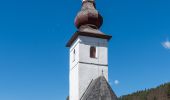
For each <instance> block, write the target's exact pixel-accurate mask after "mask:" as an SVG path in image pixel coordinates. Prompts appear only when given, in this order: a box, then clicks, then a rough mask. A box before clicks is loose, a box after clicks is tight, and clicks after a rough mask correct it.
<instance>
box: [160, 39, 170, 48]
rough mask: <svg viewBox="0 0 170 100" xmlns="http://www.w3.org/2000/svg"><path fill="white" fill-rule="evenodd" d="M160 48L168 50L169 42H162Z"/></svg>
mask: <svg viewBox="0 0 170 100" xmlns="http://www.w3.org/2000/svg"><path fill="white" fill-rule="evenodd" d="M162 46H163V47H164V48H166V49H170V41H169V40H167V41H165V42H163V43H162Z"/></svg>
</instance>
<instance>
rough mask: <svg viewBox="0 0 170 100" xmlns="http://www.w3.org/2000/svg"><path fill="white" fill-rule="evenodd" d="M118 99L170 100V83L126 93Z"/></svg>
mask: <svg viewBox="0 0 170 100" xmlns="http://www.w3.org/2000/svg"><path fill="white" fill-rule="evenodd" d="M118 100H170V83H166V84H163V85H160V86H159V87H157V88H153V89H148V90H143V91H138V92H135V93H132V94H129V95H125V96H122V97H120V98H119V99H118Z"/></svg>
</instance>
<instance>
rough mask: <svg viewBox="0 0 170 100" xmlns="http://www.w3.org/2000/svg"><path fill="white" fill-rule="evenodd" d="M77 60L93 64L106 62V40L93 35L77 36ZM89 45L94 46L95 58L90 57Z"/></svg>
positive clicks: (104, 63) (105, 63)
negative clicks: (78, 42)
mask: <svg viewBox="0 0 170 100" xmlns="http://www.w3.org/2000/svg"><path fill="white" fill-rule="evenodd" d="M79 41H80V47H79V55H80V56H79V61H80V62H87V63H95V64H103V65H107V64H108V54H107V53H108V48H107V40H106V39H100V38H93V37H85V36H79ZM90 46H95V47H96V49H97V58H96V59H94V58H90Z"/></svg>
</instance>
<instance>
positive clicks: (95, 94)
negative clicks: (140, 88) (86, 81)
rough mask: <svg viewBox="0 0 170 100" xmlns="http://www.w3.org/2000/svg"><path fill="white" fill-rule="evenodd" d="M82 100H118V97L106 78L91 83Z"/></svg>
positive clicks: (102, 77)
mask: <svg viewBox="0 0 170 100" xmlns="http://www.w3.org/2000/svg"><path fill="white" fill-rule="evenodd" d="M80 100H117V96H116V95H115V93H114V92H113V90H112V88H111V87H110V85H109V84H108V82H107V80H106V79H105V77H104V76H100V77H98V78H97V79H95V80H94V81H92V82H91V84H90V85H89V87H88V88H87V90H86V91H85V93H84V94H83V96H82V98H81V99H80Z"/></svg>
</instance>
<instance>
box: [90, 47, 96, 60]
mask: <svg viewBox="0 0 170 100" xmlns="http://www.w3.org/2000/svg"><path fill="white" fill-rule="evenodd" d="M90 58H96V47H94V46H92V47H90Z"/></svg>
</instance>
